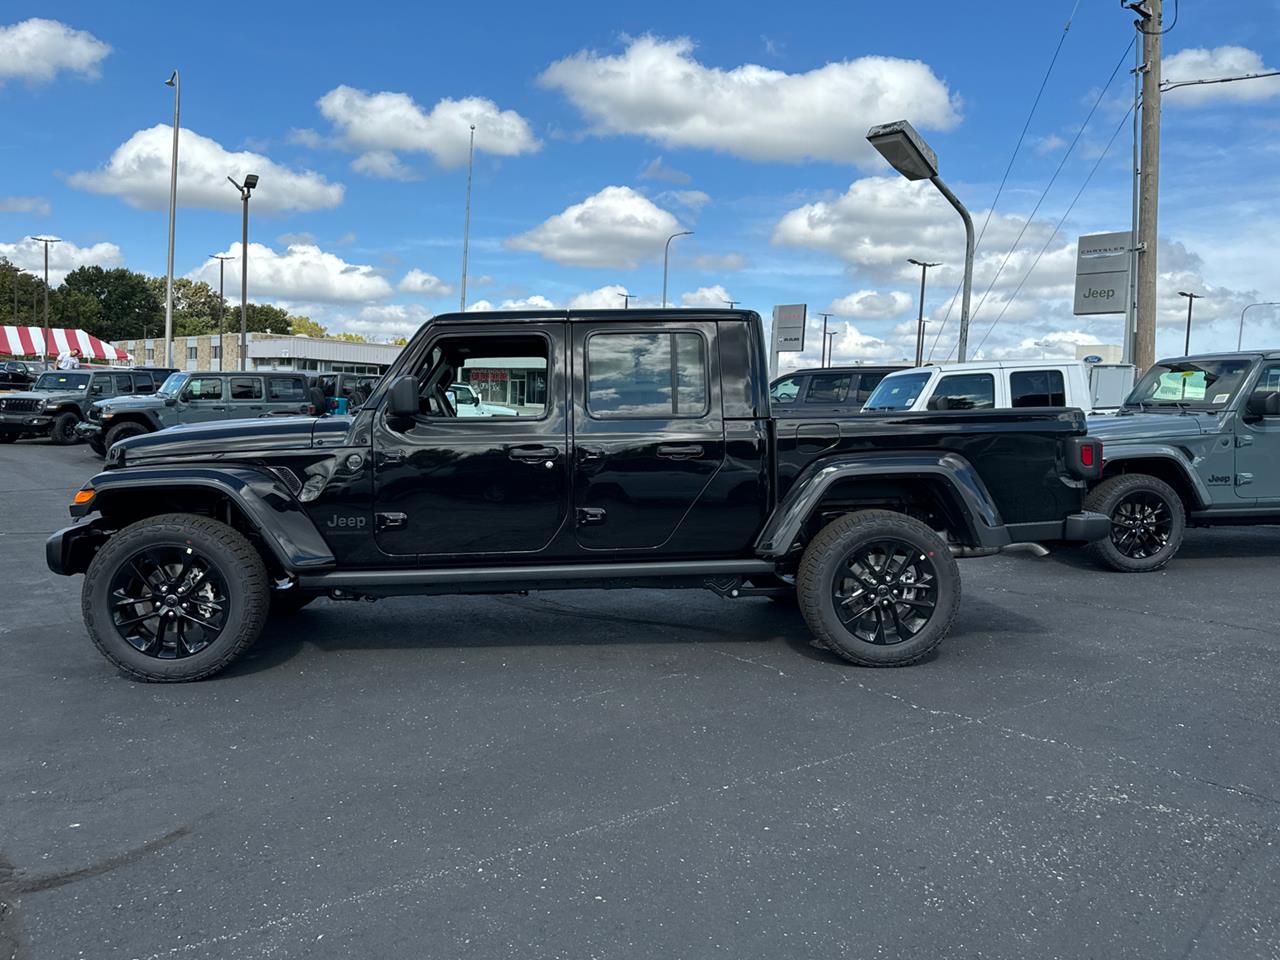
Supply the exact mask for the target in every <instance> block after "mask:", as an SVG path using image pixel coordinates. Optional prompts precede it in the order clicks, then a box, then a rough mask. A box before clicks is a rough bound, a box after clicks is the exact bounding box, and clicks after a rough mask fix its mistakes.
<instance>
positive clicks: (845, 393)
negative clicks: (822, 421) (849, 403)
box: [804, 373, 853, 404]
mask: <svg viewBox="0 0 1280 960" xmlns="http://www.w3.org/2000/svg"><path fill="white" fill-rule="evenodd" d="M852 383H853V374H849V373H824V374H818V375H815V376H811V377H810V378H809V389H808V390H806V391H805V394H804V402H805V403H826V404H831V403H844V402H845V400H847V399H848V398H849V387H850V385H851V384H852Z"/></svg>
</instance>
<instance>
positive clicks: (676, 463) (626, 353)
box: [573, 321, 725, 550]
mask: <svg viewBox="0 0 1280 960" xmlns="http://www.w3.org/2000/svg"><path fill="white" fill-rule="evenodd" d="M573 365H574V377H573V379H574V394H575V396H574V405H573V409H574V420H573V435H574V446H575V453H574V486H573V495H574V508H575V513H574V520H575V523H576V527H577V538H578V544H579V546H581V547H584V548H586V549H588V550H643V549H653V548H656V547H661V546H662V545H663V544H665V543H666V542H667V541H668V540H670V539H671V537H672V536H673V534H675V532H676V531H677V529H680V528H681V527H682V525H684V524H685V523H686V521H687V520H688V519H689V518H690V517H691V515H692V514H693V512H694V508H695V505H696V504H697V503H698V501H699V498H700V496H701V495H702V493H703V491H704V490H705V489H706V487H707V485H708V484H709V483H710V482H711V480H712V478H713V477H714V476H715V475H716V473H717V471H718V470H719V469H720V467H721V464H722V463H723V462H724V458H725V442H724V416H723V413H722V410H721V405H720V365H719V361H718V355H717V353H716V324H715V323H714V322H710V321H702V322H699V321H689V322H683V321H682V322H663V321H654V322H649V323H646V322H644V321H640V322H636V323H621V322H618V321H610V322H609V323H607V324H604V323H602V324H598V325H596V324H591V323H581V322H580V323H577V324H574V325H573ZM692 522H695V523H709V522H712V521H711V519H710V518H708V517H706V516H703V515H701V514H700V515H699V516H698V518H697V519H696V520H693V521H692ZM686 532H687V531H686V530H682V531H681V533H682V536H683V535H684V534H685V533H686Z"/></svg>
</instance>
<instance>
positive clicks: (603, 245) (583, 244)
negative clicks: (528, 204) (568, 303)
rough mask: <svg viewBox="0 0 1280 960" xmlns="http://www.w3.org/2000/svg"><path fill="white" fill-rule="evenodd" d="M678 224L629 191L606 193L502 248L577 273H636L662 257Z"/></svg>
mask: <svg viewBox="0 0 1280 960" xmlns="http://www.w3.org/2000/svg"><path fill="white" fill-rule="evenodd" d="M680 229H681V227H680V222H679V221H678V220H677V219H676V218H675V217H674V216H673V215H672V214H670V213H669V212H667V211H666V210H663V209H662V208H661V207H659V206H657V205H656V204H654V202H653V201H652V200H650V199H649V198H648V197H646V196H644V195H643V194H641V193H638V192H636V191H635V190H633V189H631V188H630V187H605V188H604V189H603V190H601V191H600V192H599V193H597V194H594V195H593V196H590V197H587V199H585V200H583V201H582V202H581V203H575V204H573V205H572V206H570V207H568V208H567V209H565V211H564V212H563V213H557V214H556V215H555V216H553V217H550V218H548V219H547V220H545V221H544V222H543V223H541V224H539V225H538V226H536V227H534V228H533V229H532V230H530V231H529V232H527V233H523V234H521V235H519V236H517V237H511V238H510V239H509V240H507V241H506V245H507V246H508V247H510V248H511V249H513V250H528V251H531V252H533V253H537V254H540V255H541V256H543V257H545V258H546V259H548V260H554V261H555V262H556V263H562V264H565V265H567V266H576V267H621V268H624V269H633V268H635V267H636V266H637V265H638V264H639V263H640V262H641V261H642V260H652V259H655V258H659V257H661V256H662V246H663V244H664V243H665V242H666V239H667V237H669V236H670V235H671V234H673V233H675V232H677V231H678V230H680Z"/></svg>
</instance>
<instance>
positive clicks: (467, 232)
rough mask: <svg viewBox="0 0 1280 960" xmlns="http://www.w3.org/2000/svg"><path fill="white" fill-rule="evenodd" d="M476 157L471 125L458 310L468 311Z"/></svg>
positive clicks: (474, 137)
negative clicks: (469, 257)
mask: <svg viewBox="0 0 1280 960" xmlns="http://www.w3.org/2000/svg"><path fill="white" fill-rule="evenodd" d="M475 157H476V125H475V124H474V123H473V124H471V141H470V143H469V144H468V146H467V215H466V219H465V220H464V221H463V223H462V299H461V300H460V301H459V303H458V309H459V310H462V311H466V309H467V250H468V248H469V247H470V246H471V169H472V166H473V165H474V163H475Z"/></svg>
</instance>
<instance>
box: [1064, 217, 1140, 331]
mask: <svg viewBox="0 0 1280 960" xmlns="http://www.w3.org/2000/svg"><path fill="white" fill-rule="evenodd" d="M1129 236H1130V235H1129V231H1127V230H1125V231H1123V232H1121V233H1095V234H1093V235H1092V236H1088V237H1081V238H1080V244H1079V246H1078V247H1077V250H1076V300H1075V309H1074V310H1073V311H1072V312H1073V313H1074V314H1075V315H1076V316H1082V315H1089V314H1096V313H1124V312H1125V301H1126V300H1128V298H1129V264H1130V262H1131V261H1132V259H1133V258H1132V257H1131V256H1130V255H1129V254H1130V248H1131V247H1132V246H1133V244H1132V243H1131V242H1130V240H1129Z"/></svg>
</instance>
